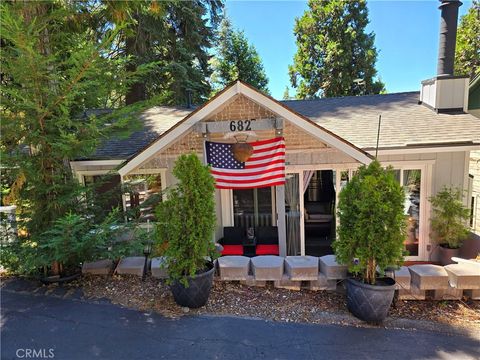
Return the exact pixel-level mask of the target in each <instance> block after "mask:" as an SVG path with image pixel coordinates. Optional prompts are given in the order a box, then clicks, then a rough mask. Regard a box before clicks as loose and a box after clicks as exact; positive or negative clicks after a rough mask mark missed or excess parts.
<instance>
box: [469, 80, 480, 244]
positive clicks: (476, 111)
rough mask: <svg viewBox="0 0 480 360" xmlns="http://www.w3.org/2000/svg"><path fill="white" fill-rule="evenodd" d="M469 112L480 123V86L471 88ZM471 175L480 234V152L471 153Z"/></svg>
mask: <svg viewBox="0 0 480 360" xmlns="http://www.w3.org/2000/svg"><path fill="white" fill-rule="evenodd" d="M478 81H479V80H478V79H477V84H478ZM468 112H469V113H470V114H472V115H473V116H476V117H478V118H479V121H480V85H477V86H476V87H475V88H473V87H471V88H470V97H469V103H468ZM470 174H471V175H472V176H473V179H472V197H473V198H474V203H473V226H472V230H473V232H474V233H476V234H480V150H477V151H471V152H470ZM470 201H471V200H470Z"/></svg>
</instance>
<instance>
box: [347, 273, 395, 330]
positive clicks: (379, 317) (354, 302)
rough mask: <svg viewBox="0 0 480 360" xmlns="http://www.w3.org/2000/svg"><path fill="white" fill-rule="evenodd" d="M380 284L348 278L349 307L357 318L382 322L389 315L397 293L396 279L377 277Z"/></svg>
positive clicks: (371, 321)
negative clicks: (365, 282)
mask: <svg viewBox="0 0 480 360" xmlns="http://www.w3.org/2000/svg"><path fill="white" fill-rule="evenodd" d="M377 284H378V285H369V284H364V283H363V282H361V281H358V280H355V279H347V307H348V310H349V311H350V312H351V313H352V314H353V315H355V316H356V317H357V318H359V319H361V320H363V321H366V322H369V323H381V322H382V321H383V320H385V318H386V317H387V314H388V310H389V309H390V305H391V304H392V300H393V295H394V294H395V280H393V279H392V278H380V279H377Z"/></svg>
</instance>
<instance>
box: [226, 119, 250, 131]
mask: <svg viewBox="0 0 480 360" xmlns="http://www.w3.org/2000/svg"><path fill="white" fill-rule="evenodd" d="M254 121H256V120H255V119H252V120H236V121H235V120H234V121H230V131H251V130H252V123H253V122H254Z"/></svg>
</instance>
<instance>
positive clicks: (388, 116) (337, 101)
mask: <svg viewBox="0 0 480 360" xmlns="http://www.w3.org/2000/svg"><path fill="white" fill-rule="evenodd" d="M418 99H419V92H404V93H394V94H385V95H368V96H345V97H339V98H326V99H318V100H287V101H283V102H282V103H283V104H285V105H286V106H288V107H290V108H291V109H292V110H295V111H296V112H298V113H300V114H302V115H304V116H306V117H308V118H310V119H311V120H312V121H314V122H316V123H318V124H319V125H321V126H323V127H325V128H326V129H328V130H330V131H332V132H334V133H335V134H337V135H338V136H341V137H343V138H344V139H346V140H348V141H350V142H352V143H353V144H355V145H356V146H358V147H360V148H362V149H370V148H374V147H375V145H376V139H377V129H378V115H382V123H381V132H380V143H379V148H388V147H404V146H415V145H417V146H421V145H432V146H435V145H439V144H441V143H464V142H470V141H471V142H476V143H480V119H477V118H475V117H474V116H472V115H470V114H437V113H436V112H435V111H433V110H431V109H429V108H427V107H426V106H425V105H422V104H418Z"/></svg>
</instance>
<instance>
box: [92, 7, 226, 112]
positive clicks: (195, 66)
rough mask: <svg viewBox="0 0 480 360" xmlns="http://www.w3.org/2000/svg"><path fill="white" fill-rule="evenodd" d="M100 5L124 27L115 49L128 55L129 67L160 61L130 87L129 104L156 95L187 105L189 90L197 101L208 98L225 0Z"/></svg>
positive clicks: (107, 17) (109, 18) (167, 101)
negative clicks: (211, 66) (211, 62)
mask: <svg viewBox="0 0 480 360" xmlns="http://www.w3.org/2000/svg"><path fill="white" fill-rule="evenodd" d="M101 6H102V8H103V13H104V14H105V16H104V17H103V19H104V20H105V21H106V24H108V25H110V26H114V27H121V28H122V30H121V32H120V36H119V37H120V41H119V44H120V51H119V52H117V53H116V55H117V56H123V57H126V58H128V60H129V61H128V64H127V70H128V71H131V72H135V71H136V68H137V67H138V66H139V65H141V64H145V63H152V62H155V63H156V67H155V69H154V71H153V73H150V74H149V75H148V76H146V77H139V78H137V81H136V82H135V83H133V84H132V86H131V88H130V89H129V90H128V91H127V93H126V104H127V105H128V104H132V103H135V102H137V101H141V100H145V99H149V98H151V97H153V96H160V98H161V99H162V100H161V102H162V103H164V104H171V105H175V104H177V105H178V104H180V105H184V104H185V103H186V98H187V93H188V92H190V93H191V94H192V95H193V101H195V102H203V101H205V100H206V98H207V97H208V95H209V93H210V84H209V82H208V78H209V77H210V75H211V69H210V66H209V60H210V55H209V50H210V49H211V48H212V47H213V46H214V42H215V34H216V31H217V27H218V25H219V23H220V20H221V18H222V11H223V2H222V1H221V0H198V1H181V0H168V1H159V0H139V1H130V2H122V1H120V2H119V1H105V2H103V3H102V4H101ZM107 27H108V26H107ZM104 28H105V24H103V25H102V26H100V30H101V31H104Z"/></svg>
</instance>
